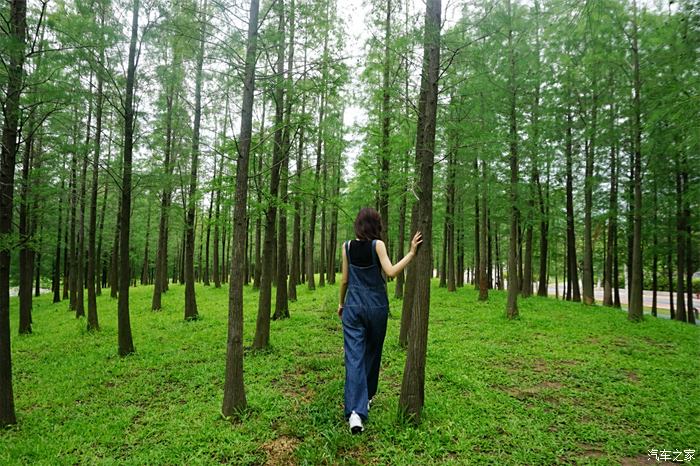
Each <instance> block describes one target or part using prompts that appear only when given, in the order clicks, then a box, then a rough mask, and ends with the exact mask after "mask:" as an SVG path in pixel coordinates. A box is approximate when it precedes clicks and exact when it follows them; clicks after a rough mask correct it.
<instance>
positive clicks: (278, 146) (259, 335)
mask: <svg viewBox="0 0 700 466" xmlns="http://www.w3.org/2000/svg"><path fill="white" fill-rule="evenodd" d="M276 9H277V15H278V27H277V34H278V41H279V42H278V44H277V63H276V67H275V68H276V75H277V82H276V84H275V98H274V100H275V123H274V124H275V130H274V145H273V150H272V167H271V170H270V196H269V201H268V205H267V208H266V210H265V240H264V243H263V258H262V274H261V276H260V294H259V295H258V318H257V321H256V324H255V337H254V339H253V348H255V349H263V348H265V347H267V346H268V345H269V343H270V314H271V312H272V276H273V274H274V273H275V271H274V266H275V262H274V243H275V240H276V230H275V226H276V223H277V202H278V197H279V184H280V166H281V165H282V158H283V154H282V150H283V148H282V136H283V131H284V128H283V125H284V122H283V118H284V114H283V113H284V6H283V5H282V3H281V2H278V3H277V4H276Z"/></svg>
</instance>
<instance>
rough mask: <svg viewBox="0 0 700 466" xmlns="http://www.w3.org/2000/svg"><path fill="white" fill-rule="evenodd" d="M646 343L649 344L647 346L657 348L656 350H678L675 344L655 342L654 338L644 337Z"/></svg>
mask: <svg viewBox="0 0 700 466" xmlns="http://www.w3.org/2000/svg"><path fill="white" fill-rule="evenodd" d="M644 342H645V343H647V344H649V345H650V346H654V347H656V348H661V349H666V350H670V349H675V348H676V345H675V344H673V343H670V342H667V341H659V340H655V339H653V338H651V337H644Z"/></svg>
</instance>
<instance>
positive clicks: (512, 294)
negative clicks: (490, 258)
mask: <svg viewBox="0 0 700 466" xmlns="http://www.w3.org/2000/svg"><path fill="white" fill-rule="evenodd" d="M512 8H513V6H512V4H511V0H507V9H508V61H509V71H510V72H509V76H508V94H509V97H510V106H509V117H510V118H509V121H510V126H509V133H508V139H509V161H510V193H509V197H510V238H509V241H508V302H507V304H506V317H508V318H509V319H514V318H516V317H518V293H519V291H520V285H519V282H518V270H519V269H520V265H519V263H520V260H519V255H518V243H519V242H520V241H519V232H520V228H519V222H520V210H519V207H518V169H519V166H518V126H517V118H516V110H517V109H516V105H517V92H518V88H517V85H516V81H515V77H516V76H515V74H516V67H515V43H514V41H513V10H512Z"/></svg>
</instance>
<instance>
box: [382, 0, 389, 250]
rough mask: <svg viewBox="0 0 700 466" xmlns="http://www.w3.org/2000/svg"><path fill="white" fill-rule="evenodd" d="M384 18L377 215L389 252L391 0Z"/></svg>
mask: <svg viewBox="0 0 700 466" xmlns="http://www.w3.org/2000/svg"><path fill="white" fill-rule="evenodd" d="M385 6H386V18H385V20H384V59H383V64H382V68H383V69H382V108H381V112H382V136H381V138H382V139H381V149H380V150H379V168H380V171H379V173H380V176H379V215H380V216H381V219H382V240H383V241H384V244H385V245H386V248H387V251H388V250H389V167H390V158H391V149H390V147H389V136H390V127H391V115H390V109H389V105H390V94H389V91H390V86H391V83H390V81H389V78H390V74H391V61H390V59H391V56H390V50H391V49H390V44H391V0H386V5H385Z"/></svg>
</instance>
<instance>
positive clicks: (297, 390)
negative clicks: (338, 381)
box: [271, 366, 315, 403]
mask: <svg viewBox="0 0 700 466" xmlns="http://www.w3.org/2000/svg"><path fill="white" fill-rule="evenodd" d="M306 373H307V371H306V370H305V369H304V368H303V367H301V366H296V367H295V369H294V370H293V371H288V372H285V373H284V374H282V377H281V378H279V379H277V378H275V379H272V381H271V382H272V384H273V385H274V386H275V387H279V389H280V390H281V391H282V393H283V394H284V395H287V396H289V397H291V398H294V399H295V400H298V401H299V402H302V403H308V402H310V401H311V399H312V398H313V397H314V395H315V392H314V390H313V389H312V388H311V387H309V386H308V385H307V382H306V381H304V380H303V378H304V375H305V374H306Z"/></svg>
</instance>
